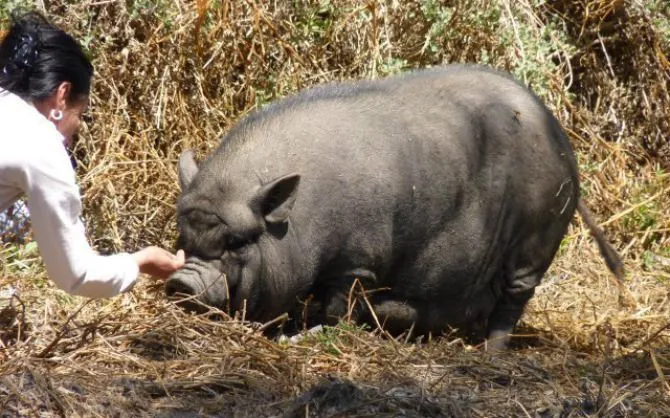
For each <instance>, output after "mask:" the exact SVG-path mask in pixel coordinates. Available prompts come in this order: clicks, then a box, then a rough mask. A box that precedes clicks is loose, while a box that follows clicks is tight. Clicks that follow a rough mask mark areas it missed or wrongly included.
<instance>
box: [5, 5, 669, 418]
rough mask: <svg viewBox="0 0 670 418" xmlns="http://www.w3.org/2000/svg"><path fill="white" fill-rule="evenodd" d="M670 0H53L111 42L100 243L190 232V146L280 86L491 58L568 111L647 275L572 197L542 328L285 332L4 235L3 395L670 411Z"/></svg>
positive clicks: (599, 211) (156, 407)
mask: <svg viewBox="0 0 670 418" xmlns="http://www.w3.org/2000/svg"><path fill="white" fill-rule="evenodd" d="M10 3H15V2H10ZM666 3H667V2H665V1H663V0H656V1H652V0H648V1H641V0H581V1H576V0H574V1H570V0H559V1H548V2H538V1H531V0H521V1H509V0H472V1H461V0H453V1H448V0H408V1H394V0H388V1H383V0H381V1H379V0H370V1H354V0H331V1H326V0H322V1H303V0H296V1H292V2H270V1H267V2H264V1H255V0H242V1H227V0H223V1H186V0H175V1H172V0H171V1H168V0H157V1H141V0H135V1H120V0H103V1H92V0H91V1H82V2H74V1H73V2H68V1H64V0H62V1H60V0H56V1H50V2H48V3H47V4H48V14H49V16H50V17H51V18H52V19H54V20H55V21H56V22H57V23H59V24H61V25H62V26H64V27H65V28H67V29H68V30H70V31H71V32H73V33H74V34H76V35H77V36H78V37H79V39H81V40H82V42H83V44H84V45H85V46H86V47H87V49H88V51H89V52H90V54H91V56H92V57H93V59H94V64H95V66H96V71H97V74H96V79H95V84H94V93H93V97H92V109H91V113H92V120H93V123H92V124H88V125H86V126H85V127H84V129H83V130H82V132H81V135H80V140H79V143H78V145H77V147H76V152H75V153H76V156H77V159H78V162H79V166H78V171H79V175H80V177H79V179H80V184H81V187H82V192H83V194H84V202H85V218H86V221H87V225H88V228H89V235H90V237H91V239H92V242H93V243H94V244H95V245H96V246H97V247H98V248H99V249H100V250H101V251H112V250H133V249H136V248H137V247H139V246H142V245H146V244H162V245H165V246H168V247H169V246H172V245H173V240H174V238H175V225H174V203H175V199H176V196H177V194H178V186H177V180H176V171H175V165H176V159H177V157H178V155H179V153H180V152H181V151H182V150H184V149H187V148H195V149H196V150H197V151H198V153H199V155H200V156H204V155H205V154H207V153H208V152H209V151H210V150H212V148H213V147H214V146H215V145H216V144H217V139H218V138H219V137H220V136H221V135H222V134H223V133H225V132H226V131H227V130H228V129H229V128H230V127H231V125H232V124H234V123H235V122H236V121H237V120H239V119H240V118H241V117H243V116H244V115H245V114H247V113H248V112H250V111H253V110H254V109H255V108H257V107H259V106H262V105H263V104H265V103H267V102H269V101H271V100H274V99H277V98H280V97H283V96H285V95H287V94H290V93H291V92H294V91H296V90H298V89H302V88H306V87H308V86H311V85H314V84H317V83H321V82H325V81H330V80H342V79H362V78H375V77H376V78H379V77H384V76H387V75H389V74H393V73H396V72H400V71H404V70H408V69H412V68H420V67H426V66H429V65H438V64H441V63H448V62H480V63H486V64H489V65H491V66H494V67H497V68H502V69H505V70H508V71H511V72H513V73H514V74H515V75H516V76H517V77H519V78H520V79H522V80H523V81H524V82H526V83H528V84H529V85H531V86H532V88H533V89H534V90H535V91H536V92H537V93H538V94H539V95H540V96H541V97H542V98H543V99H544V100H545V101H546V102H547V104H548V105H549V107H550V108H551V109H552V110H553V111H554V112H555V114H556V115H557V116H558V117H559V119H560V120H561V121H562V123H563V125H564V127H565V129H566V130H567V131H568V132H569V134H570V137H571V139H572V141H573V145H574V148H575V150H576V152H577V154H578V159H579V162H580V168H581V173H582V181H583V185H582V189H583V194H584V196H585V201H586V203H587V205H588V206H589V207H590V208H591V209H592V210H593V211H594V212H595V213H596V216H597V218H598V219H599V220H600V224H601V225H602V226H603V229H604V230H605V232H606V234H607V235H608V237H609V238H610V239H611V240H612V242H613V243H614V244H615V246H616V247H617V248H618V249H619V250H620V252H621V253H622V255H623V256H624V259H625V263H626V268H627V277H626V281H625V283H624V285H623V286H622V287H618V286H617V285H616V283H614V281H613V280H612V278H611V274H610V273H609V272H608V271H607V269H606V267H605V264H604V262H603V261H602V259H601V258H600V256H599V254H598V252H597V249H596V248H595V244H594V243H592V242H591V239H590V237H589V236H588V232H587V230H586V228H584V226H583V224H582V221H581V220H580V219H579V218H577V217H576V218H575V221H574V223H573V225H572V226H571V228H570V231H569V233H568V236H567V237H566V239H565V241H564V244H563V245H562V248H561V250H560V252H559V255H558V256H557V259H556V261H555V263H554V265H553V266H552V268H551V270H550V272H549V274H548V275H547V277H546V278H545V282H544V284H543V285H542V286H541V287H540V288H538V292H537V295H536V297H535V298H534V300H533V301H532V303H531V306H530V307H529V309H528V310H527V312H526V314H525V315H524V318H523V326H522V327H521V329H520V330H519V332H520V334H523V335H525V336H526V337H527V338H526V339H525V340H524V341H525V342H524V343H522V344H519V346H518V347H515V348H514V349H513V350H511V351H510V352H507V353H501V354H497V355H491V354H487V353H486V352H483V351H482V350H480V348H478V347H471V346H467V345H465V344H463V343H462V342H461V341H460V340H459V339H458V338H456V337H442V338H438V339H436V340H434V341H430V342H428V343H420V344H417V343H411V342H405V341H394V340H390V339H388V338H383V337H381V336H380V335H378V333H376V332H370V331H364V330H361V329H359V328H356V327H354V326H352V325H350V324H346V323H343V324H342V325H340V326H338V327H336V328H328V329H326V330H325V331H324V332H321V333H315V334H313V335H310V336H307V337H306V338H305V339H303V340H301V341H300V342H298V343H295V344H289V343H280V342H277V341H273V340H269V339H267V338H265V337H262V336H261V334H260V331H259V326H258V325H254V324H247V323H243V322H242V321H238V320H232V319H229V320H224V321H213V320H210V319H209V316H208V315H201V316H190V315H187V314H185V313H183V312H182V311H180V310H179V309H177V308H175V307H174V306H173V305H172V304H170V303H168V302H166V301H165V300H164V299H165V298H164V295H163V294H162V288H161V284H160V283H150V282H149V281H148V280H145V281H143V282H142V283H140V284H139V285H138V286H136V288H135V289H134V290H133V291H132V292H130V293H129V294H126V295H122V296H120V297H117V298H114V299H112V300H107V301H84V300H81V299H78V298H74V297H70V296H68V295H65V294H64V293H63V292H61V291H58V290H56V289H54V288H53V286H52V284H51V283H50V282H49V281H48V280H47V278H46V276H45V274H44V271H43V269H42V267H41V265H40V263H39V258H38V257H37V254H36V252H35V250H34V248H31V247H30V246H28V247H15V246H7V247H5V248H3V249H1V250H0V251H1V252H0V291H1V290H3V289H8V288H9V287H14V288H16V289H18V291H19V296H18V298H12V299H11V306H6V304H5V305H3V306H6V307H4V308H2V307H0V309H2V310H1V311H0V416H19V415H20V416H40V417H43V416H68V417H70V416H165V417H168V416H175V417H176V416H193V415H197V413H199V414H200V416H269V415H279V416H281V415H282V414H285V416H459V417H460V416H475V417H476V416H486V417H489V416H541V417H554V416H556V417H558V416H565V417H567V416H590V415H594V416H595V415H597V416H612V417H614V416H670V402H669V401H668V397H669V396H670V384H669V382H667V381H666V379H667V377H666V375H665V373H666V372H667V370H668V368H669V367H670V349H669V348H668V343H669V342H670V331H669V330H667V329H666V328H669V327H670V322H669V321H670V302H669V301H668V296H669V287H668V280H670V209H669V208H670V58H669V56H670V6H668V5H667V4H666ZM1 7H5V6H0V8H1ZM7 7H8V6H7ZM1 12H2V10H1V9H0V13H1ZM6 300H7V299H5V301H6ZM0 302H2V300H0ZM300 394H303V395H302V396H300V397H298V396H299V395H300Z"/></svg>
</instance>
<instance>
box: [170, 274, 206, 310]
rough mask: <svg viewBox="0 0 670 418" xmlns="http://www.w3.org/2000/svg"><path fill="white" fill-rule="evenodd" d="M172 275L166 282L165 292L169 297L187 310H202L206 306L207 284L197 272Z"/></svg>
mask: <svg viewBox="0 0 670 418" xmlns="http://www.w3.org/2000/svg"><path fill="white" fill-rule="evenodd" d="M179 273H181V272H177V273H176V274H174V275H172V277H170V278H169V279H168V280H167V282H166V283H165V293H166V295H167V297H168V299H171V300H173V301H175V302H176V303H177V305H179V306H180V307H182V308H183V309H185V310H187V311H195V312H200V311H203V310H204V308H205V304H204V303H203V302H205V299H206V298H205V290H206V288H205V284H204V283H203V281H202V279H201V278H200V276H199V275H197V274H189V275H184V274H179Z"/></svg>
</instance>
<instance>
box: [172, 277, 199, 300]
mask: <svg viewBox="0 0 670 418" xmlns="http://www.w3.org/2000/svg"><path fill="white" fill-rule="evenodd" d="M193 281H194V280H193V279H191V280H185V279H183V278H174V279H169V280H168V281H167V283H166V284H165V293H167V296H168V297H169V298H175V299H176V298H179V297H186V296H193V295H197V294H198V293H199V292H198V286H197V283H193Z"/></svg>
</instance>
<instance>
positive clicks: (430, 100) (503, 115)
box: [166, 65, 621, 348]
mask: <svg viewBox="0 0 670 418" xmlns="http://www.w3.org/2000/svg"><path fill="white" fill-rule="evenodd" d="M179 178H180V183H181V188H182V194H181V196H180V198H179V201H178V205H177V224H178V228H179V238H178V242H177V246H178V247H179V248H183V249H184V250H185V252H186V255H187V261H186V264H185V266H184V267H183V268H182V269H180V270H179V271H177V272H176V273H174V274H173V275H172V276H171V278H170V279H169V280H168V281H167V283H166V292H167V294H168V295H170V296H173V295H175V294H178V293H183V294H187V295H194V296H193V298H194V299H198V300H199V301H200V302H201V303H204V304H208V305H211V306H216V307H221V308H232V310H235V311H241V310H243V311H244V313H245V315H246V318H247V319H250V320H256V321H267V320H269V319H271V318H275V317H276V316H278V315H280V314H282V313H284V312H291V311H294V310H295V309H296V307H297V306H299V304H300V303H301V301H304V300H306V299H308V298H310V300H311V303H313V304H314V306H316V307H318V309H317V310H316V312H314V310H312V312H311V315H310V318H309V319H311V320H312V322H314V323H318V322H320V323H332V322H333V321H337V319H338V318H340V317H342V316H344V315H348V314H351V313H352V312H351V311H350V306H349V302H350V299H351V298H350V294H359V295H360V294H361V293H360V292H358V293H357V292H352V285H354V283H356V286H357V288H359V289H365V293H364V294H365V295H366V296H365V297H362V298H360V299H359V302H360V303H357V304H356V306H358V308H356V309H353V316H354V317H355V318H356V319H357V320H358V321H360V322H363V323H372V324H381V325H382V326H383V327H384V328H385V329H387V330H388V331H389V332H391V333H401V332H403V331H406V330H412V332H413V333H414V334H415V335H420V334H425V333H435V334H437V333H440V332H442V331H444V330H447V329H453V328H457V329H459V330H461V331H462V332H464V333H470V334H472V333H475V332H476V331H477V330H479V333H480V335H481V336H482V337H483V336H486V337H487V338H488V343H489V347H495V348H500V347H504V346H505V345H506V344H507V342H508V340H509V334H510V333H511V332H512V331H513V328H514V326H515V324H516V323H517V321H518V320H519V318H520V316H521V314H522V312H523V309H524V306H525V305H526V303H527V302H528V300H529V298H531V296H532V295H533V293H534V289H535V287H536V286H537V285H538V284H539V283H540V280H541V278H542V276H543V275H544V274H545V272H546V271H547V269H548V268H549V266H550V264H551V262H552V260H553V258H554V255H555V254H556V252H557V250H558V248H559V245H560V243H561V240H562V238H563V236H564V234H565V232H566V229H567V227H568V224H569V223H570V221H571V218H572V217H573V215H574V213H575V209H576V208H577V207H578V206H579V207H580V211H584V213H585V214H586V215H585V216H584V218H585V219H586V220H587V223H588V224H589V226H590V227H591V229H592V230H593V232H595V234H594V235H596V238H597V241H598V244H599V246H600V249H601V252H602V253H603V255H604V256H605V259H606V261H607V262H608V266H609V267H610V269H611V270H612V271H613V272H615V273H616V274H617V275H619V276H620V275H621V262H620V259H619V258H618V255H617V254H616V252H615V251H614V250H613V249H612V247H611V246H609V244H608V243H607V242H606V241H605V240H604V238H603V237H602V232H601V231H599V230H598V229H597V227H596V226H595V224H594V223H593V221H591V220H590V218H589V216H588V212H586V211H587V210H586V208H584V207H583V205H582V204H581V202H580V198H579V180H578V172H577V167H576V163H575V158H574V155H573V152H572V150H571V147H570V144H569V141H568V138H567V137H566V134H565V133H564V131H563V130H562V129H561V126H560V125H559V122H558V121H557V120H556V118H555V117H554V116H553V115H552V114H551V113H550V111H549V110H548V109H547V108H546V107H545V106H544V105H543V104H542V102H541V101H540V100H539V99H538V98H537V97H536V96H535V95H534V94H533V93H531V92H530V91H529V90H528V89H526V88H525V87H524V86H522V85H521V84H519V83H518V82H516V81H515V80H513V79H512V78H511V77H509V76H508V75H506V74H502V73H499V72H496V71H493V70H491V69H486V68H483V67H479V66H462V65H452V66H446V67H442V68H437V69H430V70H421V71H415V72H411V73H408V74H405V75H402V76H398V77H389V78H386V79H383V80H380V81H362V82H355V83H334V84H326V85H323V86H320V87H316V88H312V89H309V90H306V91H303V92H301V93H299V94H297V95H294V96H292V97H289V98H286V99H284V100H279V101H277V102H275V103H273V104H271V105H269V106H267V107H266V108H264V109H262V110H259V111H257V112H255V113H253V114H251V115H250V116H248V117H246V118H245V119H243V120H242V121H241V122H239V123H238V124H237V125H236V126H235V127H234V128H233V129H231V130H230V132H229V133H228V134H227V135H226V136H225V137H224V138H223V139H222V140H221V143H220V145H219V147H218V148H217V149H216V151H215V152H213V153H212V154H211V155H210V156H209V157H208V158H207V159H206V160H205V161H203V162H202V163H201V164H200V165H198V164H197V163H196V162H195V159H194V156H193V153H192V152H191V151H186V152H185V153H183V154H182V155H181V157H180V160H179Z"/></svg>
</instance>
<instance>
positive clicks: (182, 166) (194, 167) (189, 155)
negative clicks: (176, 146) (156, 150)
mask: <svg viewBox="0 0 670 418" xmlns="http://www.w3.org/2000/svg"><path fill="white" fill-rule="evenodd" d="M197 173H198V164H197V163H196V162H195V157H194V156H193V150H190V149H189V150H186V151H184V152H182V153H181V155H180V156H179V187H181V189H182V190H186V188H188V185H189V184H191V181H193V177H195V175H196V174H197Z"/></svg>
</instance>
